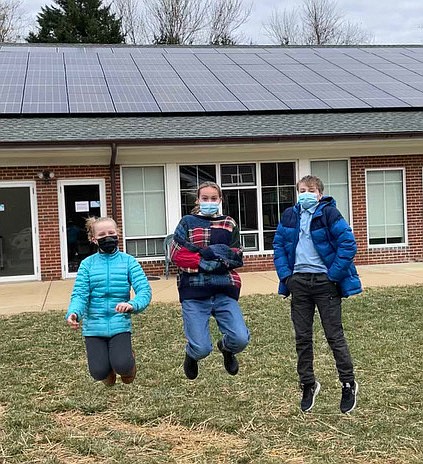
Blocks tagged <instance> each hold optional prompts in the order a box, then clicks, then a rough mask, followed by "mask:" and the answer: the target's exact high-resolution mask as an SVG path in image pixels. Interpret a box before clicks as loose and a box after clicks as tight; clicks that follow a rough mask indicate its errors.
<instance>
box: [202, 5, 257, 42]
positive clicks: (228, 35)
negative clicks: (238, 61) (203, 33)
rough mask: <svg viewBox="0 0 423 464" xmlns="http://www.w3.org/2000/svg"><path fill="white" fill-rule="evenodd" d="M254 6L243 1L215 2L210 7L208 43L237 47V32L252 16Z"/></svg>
mask: <svg viewBox="0 0 423 464" xmlns="http://www.w3.org/2000/svg"><path fill="white" fill-rule="evenodd" d="M251 9H252V4H251V3H250V4H249V5H245V4H243V1H242V0H215V1H214V2H212V3H211V5H210V11H209V15H210V32H209V38H208V43H209V44H211V45H235V44H236V43H237V42H238V37H237V35H236V31H237V30H238V29H239V28H240V27H241V26H242V25H243V24H244V23H245V22H246V21H247V20H248V18H249V17H250V15H251Z"/></svg>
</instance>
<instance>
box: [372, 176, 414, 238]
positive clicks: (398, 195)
mask: <svg viewBox="0 0 423 464" xmlns="http://www.w3.org/2000/svg"><path fill="white" fill-rule="evenodd" d="M366 187H367V214H368V219H367V221H368V228H369V230H368V236H369V245H391V244H398V243H405V205H404V172H403V170H402V169H392V170H370V171H367V172H366Z"/></svg>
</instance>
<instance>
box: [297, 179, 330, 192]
mask: <svg viewBox="0 0 423 464" xmlns="http://www.w3.org/2000/svg"><path fill="white" fill-rule="evenodd" d="M300 184H306V185H307V187H317V189H318V190H319V192H320V193H323V190H324V189H325V186H324V184H323V182H322V181H321V180H320V179H319V178H318V177H317V176H310V175H308V176H304V177H303V178H301V179H300V180H299V181H298V182H297V191H298V189H299V187H300Z"/></svg>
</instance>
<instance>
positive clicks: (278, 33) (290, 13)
mask: <svg viewBox="0 0 423 464" xmlns="http://www.w3.org/2000/svg"><path fill="white" fill-rule="evenodd" d="M299 24H300V20H299V16H298V10H296V9H293V10H283V11H282V12H280V11H278V10H273V11H272V14H271V16H270V19H269V21H268V22H267V23H265V24H264V25H263V27H264V30H265V31H266V33H267V35H268V37H270V38H271V39H272V40H274V41H275V42H276V43H278V44H279V45H296V44H299V43H301V40H302V36H301V29H300V26H299Z"/></svg>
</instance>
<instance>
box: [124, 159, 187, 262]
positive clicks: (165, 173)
mask: <svg viewBox="0 0 423 464" xmlns="http://www.w3.org/2000/svg"><path fill="white" fill-rule="evenodd" d="M171 166H172V165H171ZM157 167H159V168H162V169H163V181H164V201H165V232H164V233H163V235H162V234H160V235H145V236H144V235H143V236H139V237H127V235H126V230H125V208H124V192H123V169H124V168H125V169H128V168H157ZM120 179H121V181H120V198H121V211H122V242H123V243H122V245H123V250H124V251H125V252H126V253H127V249H126V241H127V240H144V239H161V238H163V240H164V238H165V237H166V235H167V234H168V233H169V223H170V222H171V221H170V220H169V219H170V218H169V217H168V216H169V213H168V211H169V209H170V208H169V207H168V204H169V200H170V196H169V195H168V190H170V189H168V180H169V173H168V169H167V166H166V165H165V164H163V163H160V164H125V165H121V166H120ZM174 200H175V199H174V198H172V199H171V201H172V202H173V201H174ZM179 203H180V200H178V204H179ZM135 259H136V260H137V261H138V262H149V261H164V260H165V252H164V248H163V255H160V256H144V257H135Z"/></svg>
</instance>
